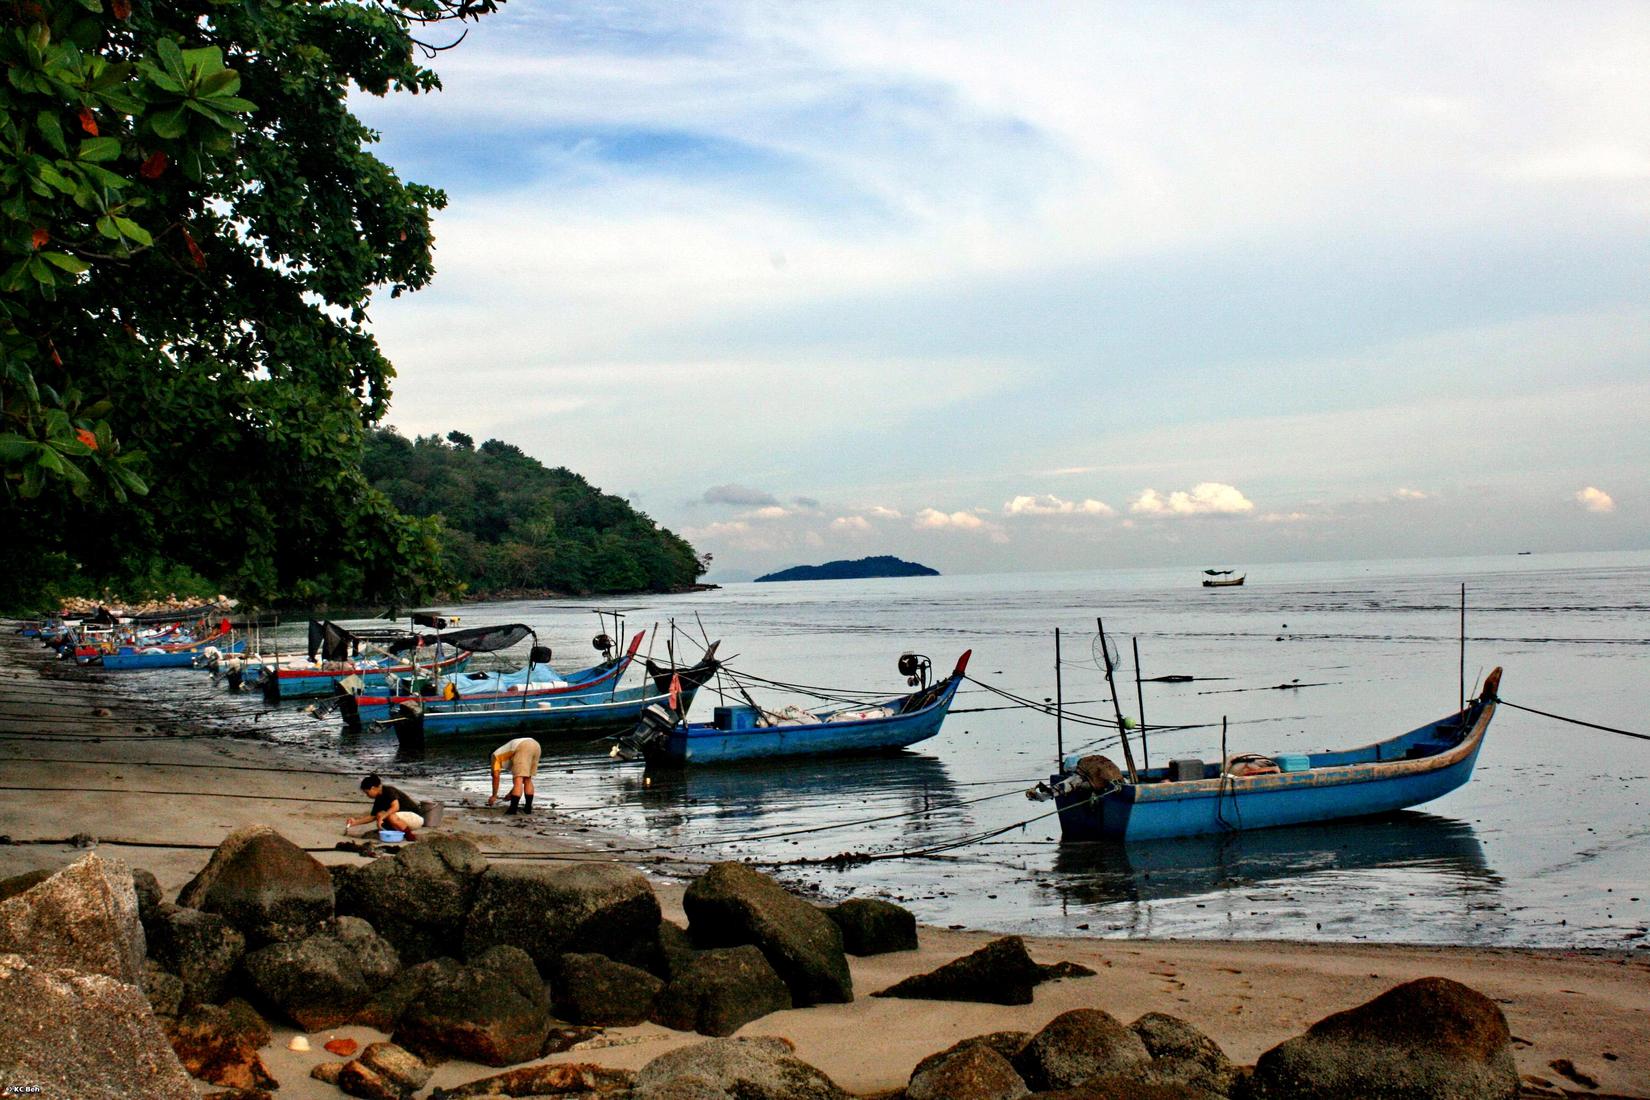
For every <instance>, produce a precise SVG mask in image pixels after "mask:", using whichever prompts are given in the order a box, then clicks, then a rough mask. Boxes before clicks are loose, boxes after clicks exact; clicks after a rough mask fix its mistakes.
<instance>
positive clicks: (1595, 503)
mask: <svg viewBox="0 0 1650 1100" xmlns="http://www.w3.org/2000/svg"><path fill="white" fill-rule="evenodd" d="M1576 500H1577V501H1579V502H1580V503H1581V506H1582V507H1583V508H1585V509H1587V510H1588V511H1589V512H1598V513H1600V514H1601V515H1607V514H1609V513H1610V512H1614V511H1615V510H1616V500H1615V498H1614V497H1612V496H1611V495H1610V494H1609V493H1606V492H1605V491H1604V490H1603V489H1600V488H1597V487H1596V486H1592V485H1589V486H1587V488H1585V489H1582V490H1581V491H1580V492H1578V493H1576Z"/></svg>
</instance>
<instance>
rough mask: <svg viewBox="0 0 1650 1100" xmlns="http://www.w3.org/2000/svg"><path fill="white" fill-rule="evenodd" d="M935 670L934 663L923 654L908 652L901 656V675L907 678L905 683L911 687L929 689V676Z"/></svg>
mask: <svg viewBox="0 0 1650 1100" xmlns="http://www.w3.org/2000/svg"><path fill="white" fill-rule="evenodd" d="M933 668H934V662H932V661H930V660H929V659H928V658H927V657H924V656H923V655H922V654H921V653H912V652H910V651H909V650H907V651H906V652H904V653H901V654H900V655H899V674H900V675H901V676H903V677H905V682H906V683H907V684H909V685H910V686H911V687H927V686H928V676H929V674H930V673H931V672H932V671H933Z"/></svg>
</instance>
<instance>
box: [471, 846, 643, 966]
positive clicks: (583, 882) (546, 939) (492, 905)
mask: <svg viewBox="0 0 1650 1100" xmlns="http://www.w3.org/2000/svg"><path fill="white" fill-rule="evenodd" d="M658 935H659V899H658V898H657V897H656V896H654V893H653V887H652V886H651V885H649V883H648V881H647V879H645V878H643V877H642V876H641V875H640V874H639V873H637V872H635V871H632V870H630V869H629V868H626V867H621V866H619V865H618V864H616V863H574V864H571V865H564V866H556V865H548V864H543V863H495V864H493V865H492V866H490V867H488V868H487V870H486V872H485V873H484V874H482V875H481V877H480V879H479V880H478V881H477V883H476V891H475V900H474V902H473V904H472V905H471V907H470V916H469V919H468V920H467V921H466V923H465V930H464V954H465V955H466V956H475V955H478V954H480V953H481V952H483V951H486V950H487V949H489V948H492V947H496V946H499V945H501V944H507V945H509V946H511V947H519V948H521V949H522V950H523V951H525V952H527V954H528V955H529V956H531V957H532V959H533V961H534V962H535V963H537V964H538V965H539V967H540V968H541V969H542V970H543V971H544V972H545V973H546V974H548V973H550V972H551V970H552V969H553V967H554V964H555V961H556V959H557V958H558V957H559V956H561V955H564V954H566V953H567V952H569V951H580V952H594V953H596V954H600V955H606V956H607V957H608V958H610V959H617V960H619V961H620V962H628V963H634V964H637V965H645V964H646V963H647V962H648V961H650V960H651V959H653V958H654V957H655V956H656V955H657V953H658Z"/></svg>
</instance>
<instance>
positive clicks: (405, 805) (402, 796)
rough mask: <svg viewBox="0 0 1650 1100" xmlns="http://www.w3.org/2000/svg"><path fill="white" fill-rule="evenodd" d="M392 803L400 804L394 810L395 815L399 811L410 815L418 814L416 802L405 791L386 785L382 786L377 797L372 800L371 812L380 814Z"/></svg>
mask: <svg viewBox="0 0 1650 1100" xmlns="http://www.w3.org/2000/svg"><path fill="white" fill-rule="evenodd" d="M392 802H399V803H401V805H400V807H399V808H398V809H397V810H396V812H397V813H400V812H401V810H405V811H407V812H408V813H410V814H416V813H418V800H417V799H415V798H412V797H409V796H408V794H407V792H406V791H403V790H400V789H398V788H396V787H392V786H390V785H389V784H388V783H386V784H384V786H383V789H381V790H380V791H379V792H378V797H377V798H375V799H373V800H372V812H373V813H375V814H381V813H383V812H384V811H385V810H388V809H389V808H390V803H392Z"/></svg>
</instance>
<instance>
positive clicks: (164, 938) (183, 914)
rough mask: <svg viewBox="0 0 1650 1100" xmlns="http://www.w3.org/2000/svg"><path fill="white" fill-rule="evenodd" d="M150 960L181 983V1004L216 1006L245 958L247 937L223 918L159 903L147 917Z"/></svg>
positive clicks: (179, 906)
mask: <svg viewBox="0 0 1650 1100" xmlns="http://www.w3.org/2000/svg"><path fill="white" fill-rule="evenodd" d="M147 927H148V930H149V932H148V935H149V957H150V958H151V959H154V960H155V961H156V962H158V963H160V964H161V965H162V966H164V967H165V968H166V969H167V970H170V971H171V972H172V973H174V974H176V975H177V976H178V977H179V978H181V979H183V1003H184V1006H185V1007H188V1006H189V1005H192V1004H216V1003H217V1002H218V1001H221V1000H223V994H224V987H225V984H226V983H227V982H228V981H229V976H230V975H231V974H233V973H234V972H235V967H236V966H237V965H239V964H240V961H241V958H242V956H244V955H245V954H246V937H245V936H243V935H241V934H240V933H239V932H237V931H236V930H235V928H234V927H233V926H232V925H231V924H230V923H229V921H228V920H226V919H225V918H224V917H222V916H220V915H219V914H217V913H206V912H202V911H201V910H199V909H185V908H184V907H183V906H181V905H172V904H170V903H167V902H162V903H160V904H159V905H158V906H156V907H155V909H154V910H153V912H151V913H150V915H149V921H148V925H147Z"/></svg>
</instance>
